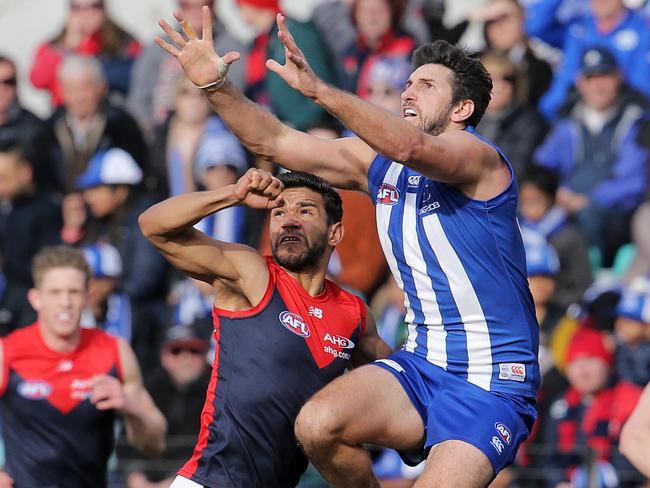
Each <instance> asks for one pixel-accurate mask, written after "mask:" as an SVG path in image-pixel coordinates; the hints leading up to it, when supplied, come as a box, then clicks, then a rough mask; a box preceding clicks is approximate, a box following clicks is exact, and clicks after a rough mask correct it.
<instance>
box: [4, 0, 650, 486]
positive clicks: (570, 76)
mask: <svg viewBox="0 0 650 488" xmlns="http://www.w3.org/2000/svg"><path fill="white" fill-rule="evenodd" d="M109 1H110V0H70V2H69V12H68V15H67V19H66V23H65V26H64V27H63V29H62V30H61V32H60V33H59V34H58V35H57V36H56V37H55V38H53V39H47V40H44V42H43V44H42V45H41V46H40V47H39V48H38V50H37V51H36V52H35V53H34V58H33V64H32V67H31V69H30V71H29V79H21V78H19V77H18V72H17V69H16V64H15V60H12V59H11V58H10V57H7V56H3V55H2V53H1V52H0V256H1V261H0V336H5V335H7V334H9V333H11V332H12V331H14V330H16V329H19V328H21V327H25V326H28V325H30V324H32V323H33V322H34V321H35V320H36V314H35V311H34V310H33V309H32V307H31V306H30V303H29V301H28V299H27V295H28V290H29V289H30V288H32V287H33V286H34V283H33V281H32V274H31V262H32V259H33V257H34V256H35V255H36V254H37V253H38V252H39V251H40V250H42V249H43V248H44V247H45V246H51V245H57V244H69V245H71V246H75V247H78V248H79V249H81V250H83V252H84V254H85V256H86V258H87V261H88V263H89V265H90V268H91V270H92V280H91V282H90V289H89V304H88V308H87V310H86V311H85V312H84V314H83V317H82V324H83V326H84V327H88V328H94V327H98V328H101V329H103V330H105V331H107V332H109V333H110V334H114V335H116V336H119V337H122V338H124V339H125V340H126V341H128V342H129V343H130V344H131V346H132V348H133V350H134V352H135V354H136V357H137V359H138V362H139V365H140V368H141V370H142V372H143V376H144V378H145V386H146V388H147V390H148V391H149V393H150V394H151V396H152V398H153V400H154V402H155V403H156V405H157V406H158V408H159V409H160V410H161V411H162V413H163V414H164V415H165V417H166V419H167V423H168V442H167V446H168V447H167V449H166V451H165V452H164V454H163V457H162V458H161V459H157V460H153V461H152V460H148V459H145V458H141V457H139V455H138V454H137V453H135V452H134V451H132V450H131V449H130V448H129V447H127V446H126V444H125V443H124V442H118V448H117V451H116V454H115V455H114V458H113V460H112V461H111V462H112V465H111V469H110V478H111V486H115V487H118V486H126V487H128V488H139V487H154V486H169V482H170V480H171V478H172V477H173V476H174V473H175V472H176V471H177V470H178V468H179V467H180V466H181V465H182V464H183V463H184V462H185V461H186V460H187V459H188V458H189V456H190V455H191V452H192V448H193V445H194V443H195V441H196V435H197V434H198V430H199V418H200V412H201V408H202V406H203V402H204V398H205V391H206V388H207V384H208V381H209V368H210V357H211V351H212V349H213V348H214V341H213V340H211V332H212V330H213V326H212V322H211V312H212V308H211V307H212V302H211V299H212V296H211V294H212V290H211V289H210V288H209V287H208V288H207V289H206V287H205V286H203V285H202V284H201V283H199V282H198V281H195V280H192V279H190V278H188V277H185V276H184V275H183V274H181V273H180V272H179V271H177V270H175V269H174V268H173V267H172V266H171V265H170V264H169V263H168V262H167V261H166V260H165V259H164V258H163V257H162V255H161V254H160V253H159V252H158V251H157V250H156V249H154V247H153V246H152V245H151V244H150V243H149V242H148V241H147V240H146V239H145V237H144V236H143V235H142V232H141V231H140V228H139V226H138V217H139V216H140V214H141V213H142V212H143V211H145V210H146V209H147V208H149V207H150V206H151V205H153V204H154V203H156V202H158V201H161V200H163V199H165V198H167V197H169V196H174V195H180V194H183V193H187V192H193V191H197V190H216V189H219V188H222V187H224V186H225V185H229V184H232V183H235V182H236V181H237V180H238V178H240V177H241V176H242V175H243V174H244V173H245V172H246V171H247V169H248V168H252V167H257V168H261V169H264V170H267V171H269V172H271V173H273V174H280V173H281V172H283V171H284V169H283V168H281V167H279V166H278V165H275V164H274V163H273V162H270V161H268V160H265V159H262V158H259V157H253V156H252V155H251V154H250V153H249V152H248V151H247V150H246V149H245V148H244V147H243V146H242V145H241V144H240V142H239V141H238V139H237V138H236V137H235V136H234V135H233V134H232V133H231V132H229V130H228V129H227V127H226V126H225V124H224V123H223V122H222V121H221V120H220V118H219V117H218V116H217V115H216V114H215V113H214V112H212V110H211V107H210V104H209V103H208V101H207V99H206V97H205V96H204V94H203V93H202V91H201V89H199V88H197V87H196V85H194V84H193V83H192V82H191V81H189V80H188V79H187V78H186V77H185V76H184V74H183V72H182V70H181V68H180V67H179V65H178V63H177V61H176V60H175V59H174V58H173V57H172V56H169V55H168V54H166V53H165V52H164V51H163V50H162V49H161V48H160V47H159V46H157V45H156V44H154V43H151V44H143V43H140V42H139V41H138V40H137V39H136V38H135V37H134V36H132V35H131V34H129V33H128V32H126V31H125V30H124V29H123V28H121V27H120V26H119V25H117V24H116V23H115V22H114V21H113V20H112V19H111V17H110V16H109V15H108V13H107V10H106V5H105V3H106V2H109ZM214 1H218V0H214ZM445 3H446V2H445V1H444V0H420V1H414V0H411V1H410V2H409V0H322V1H320V2H318V4H317V7H316V8H315V9H314V11H313V13H312V17H311V20H310V21H309V22H302V21H298V20H295V19H292V18H290V17H289V18H288V19H287V24H288V27H289V29H290V30H291V32H292V34H293V36H294V38H295V40H296V42H297V44H298V45H299V46H300V48H301V49H302V51H303V52H304V54H305V56H306V57H307V59H308V60H309V62H310V65H311V67H312V68H313V70H314V71H315V72H316V73H317V74H318V76H320V77H321V78H322V79H323V80H325V81H327V82H328V83H331V84H334V85H336V86H338V87H341V88H343V89H345V90H348V91H350V92H353V93H355V94H357V95H359V96H360V97H361V98H363V99H365V100H367V101H369V102H371V103H373V104H376V105H378V106H380V107H382V108H384V109H385V110H388V111H390V112H392V113H395V114H401V113H402V109H401V100H400V95H401V92H402V90H403V88H404V86H405V83H406V80H407V78H408V77H409V75H410V73H411V65H410V56H411V54H412V52H413V51H414V50H415V49H416V48H417V46H418V45H420V44H422V43H425V42H430V41H432V40H435V39H444V40H447V41H448V42H451V43H453V44H455V43H458V42H459V41H460V40H461V39H462V36H463V34H464V33H465V31H466V29H468V27H469V26H472V25H476V24H478V25H481V26H482V34H483V36H484V46H485V47H484V49H483V50H482V51H480V52H477V53H476V56H477V57H479V59H480V60H481V61H482V63H483V64H484V66H485V67H486V69H487V70H488V72H489V73H490V75H491V77H492V80H493V91H492V99H491V101H490V104H489V106H488V108H487V110H486V113H485V115H484V117H483V119H482V120H481V121H480V123H479V124H478V126H477V127H476V130H477V132H478V133H479V134H480V135H481V136H483V137H485V138H486V139H488V140H490V141H493V142H494V143H495V144H496V145H497V146H498V147H499V148H500V149H501V150H502V151H503V152H504V153H505V155H506V156H507V157H508V158H509V161H510V164H511V165H512V167H513V169H514V173H515V174H516V177H517V182H518V185H519V222H520V224H521V230H522V234H523V237H524V244H525V247H526V256H527V263H528V279H529V283H530V289H531V292H532V295H533V299H534V302H535V311H536V315H537V320H538V322H539V326H540V349H539V361H540V366H541V371H542V386H541V389H540V392H539V395H538V420H537V423H536V424H535V427H534V429H533V432H532V434H531V437H530V438H529V440H528V441H527V442H526V443H525V444H524V446H523V447H522V448H521V449H520V451H519V454H518V456H517V459H516V461H515V463H514V465H513V466H512V467H511V468H509V469H508V470H506V471H504V472H502V473H501V474H500V476H499V477H498V478H497V480H496V481H495V482H494V485H493V486H499V487H508V486H510V487H540V488H541V487H552V488H558V487H569V486H574V487H585V488H586V487H590V488H591V487H603V488H605V487H615V486H621V487H637V486H650V481H648V480H647V479H645V478H644V477H643V475H642V474H641V473H639V472H638V471H637V470H636V469H635V468H634V467H633V466H632V464H630V462H629V461H628V460H627V458H626V456H624V455H623V454H621V450H620V449H619V437H620V433H621V429H622V427H623V425H624V424H625V422H626V421H627V419H628V417H629V416H630V414H631V412H632V410H633V409H634V407H635V406H636V404H637V402H638V400H639V398H640V396H641V393H642V390H643V388H644V387H645V386H646V385H647V384H648V383H649V382H650V186H649V185H648V180H647V175H648V168H647V165H648V161H649V159H648V156H649V155H650V29H649V27H650V3H649V2H642V1H636V2H625V1H623V0H520V1H518V0H486V1H485V2H484V4H483V5H482V6H481V7H480V8H477V9H474V10H473V11H471V13H470V15H469V17H468V18H467V19H465V20H463V21H462V22H460V23H458V24H456V25H449V23H448V22H447V21H446V20H445V15H444V14H445ZM204 5H207V6H209V7H210V8H213V7H214V5H213V0H179V1H178V8H179V9H180V10H181V11H182V12H183V15H184V16H185V18H186V19H188V20H189V22H190V23H191V24H192V25H193V26H194V27H195V29H196V30H197V31H200V30H201V8H202V6H204ZM238 7H239V15H241V17H242V19H243V20H244V21H245V22H246V23H247V24H249V25H250V26H251V27H252V28H253V29H254V30H255V32H256V33H257V36H256V37H255V39H254V40H253V42H252V43H250V44H248V45H246V44H244V43H242V42H241V40H239V39H238V38H237V37H235V36H233V35H232V34H231V33H230V32H229V31H228V30H227V29H226V27H225V26H224V25H223V23H221V22H220V21H219V20H220V19H219V18H216V21H215V27H214V37H215V47H216V50H217V52H218V53H220V54H223V53H226V52H228V51H238V52H240V53H241V59H240V60H239V61H237V62H236V63H234V64H233V65H232V67H231V69H230V71H229V73H228V77H229V79H230V81H231V82H232V83H234V84H235V85H236V86H237V87H238V88H239V89H240V90H242V92H243V93H245V95H246V96H248V97H249V98H250V99H252V100H253V101H255V102H257V103H259V104H261V105H263V106H265V107H267V108H268V110H269V111H271V112H273V113H274V114H275V115H276V116H277V117H278V118H279V119H280V120H282V121H283V122H285V123H286V124H288V125H290V126H291V127H294V128H296V129H299V130H302V131H306V132H308V133H310V134H313V135H316V136H318V137H323V138H336V137H341V136H345V135H346V134H350V132H349V130H348V129H347V128H346V127H343V126H341V125H340V124H339V123H338V121H337V120H336V119H334V118H333V117H331V116H330V115H329V114H327V112H325V111H324V110H323V108H321V107H319V106H318V105H316V104H314V103H312V102H311V101H310V100H309V99H307V98H305V97H304V96H302V95H301V94H300V93H299V92H297V91H295V90H293V89H291V88H290V87H289V86H288V85H287V84H286V83H285V82H284V81H283V80H282V79H281V78H280V77H279V76H277V75H276V74H274V73H272V72H270V71H269V70H268V69H267V68H266V66H265V62H266V60H267V59H276V60H278V61H283V58H284V48H283V47H282V44H281V42H280V40H279V39H278V37H277V35H276V34H277V26H276V23H275V21H276V16H275V15H276V13H277V12H279V11H280V10H281V4H280V3H278V1H277V0H238ZM161 34H162V33H161ZM0 51H1V48H0ZM21 83H31V84H33V86H34V87H36V88H39V89H42V90H46V91H47V92H48V93H49V94H50V96H51V106H52V115H51V116H50V117H49V118H47V119H46V120H41V119H40V118H38V117H36V116H35V115H34V114H32V113H31V112H30V111H28V110H27V109H26V108H24V107H23V106H22V105H21V101H20V99H19V97H18V90H17V87H18V84H21ZM340 195H341V198H342V200H343V205H344V210H345V211H344V219H343V222H344V225H345V229H346V232H345V238H344V240H343V242H342V243H341V244H340V245H339V246H338V247H337V248H336V251H335V254H334V255H333V257H332V259H331V262H330V266H329V269H328V271H329V277H330V279H332V280H333V281H335V282H337V283H338V284H340V285H341V286H343V287H344V288H345V289H347V290H349V291H351V292H353V293H355V294H357V295H359V296H360V297H362V298H363V299H364V300H365V301H366V303H368V304H369V306H370V307H371V309H372V310H373V312H374V315H375V317H376V319H377V324H378V330H379V333H380V335H381V336H382V338H383V339H384V340H385V341H386V342H387V343H388V344H389V345H390V346H391V347H393V348H395V349H399V347H400V346H401V344H402V343H403V342H404V340H405V339H406V334H407V328H406V323H405V313H406V309H405V306H404V298H403V294H402V292H401V291H400V289H399V288H398V286H397V284H396V283H395V281H394V280H393V279H392V278H391V277H390V273H389V271H388V266H387V264H386V260H385V258H384V255H383V253H382V250H381V247H380V241H379V236H378V235H377V230H376V225H375V216H374V208H373V202H372V201H371V200H370V199H369V198H368V197H367V196H366V195H363V194H361V193H356V192H352V191H343V190H342V191H341V192H340ZM373 198H374V197H373ZM268 226H269V223H268V216H267V214H266V212H265V211H262V210H253V209H250V208H247V207H243V206H238V207H233V208H230V209H227V210H225V211H222V212H219V213H217V214H215V215H212V216H210V217H207V218H205V219H204V220H202V221H201V222H199V223H198V224H197V225H196V227H197V228H199V229H200V230H201V231H203V232H204V233H206V234H207V235H208V236H212V237H215V238H217V239H219V240H221V241H228V242H237V243H244V244H247V245H249V246H251V247H253V248H256V249H259V250H260V251H262V252H263V253H265V254H270V243H269V240H268ZM485 279H487V280H489V279H490V277H489V276H486V277H485ZM0 374H2V373H1V372H0ZM278 381H281V379H278ZM1 422H2V419H0V423H1ZM123 436H124V435H123V434H121V437H123ZM373 459H374V462H375V464H374V466H375V472H376V474H377V476H378V477H379V478H380V479H381V480H382V486H385V487H394V488H398V487H408V486H411V484H412V483H413V481H414V480H415V479H417V476H418V473H419V468H417V467H415V468H412V467H407V466H406V465H405V464H403V463H402V462H401V461H400V459H399V456H397V454H396V453H395V452H394V451H388V450H377V451H376V452H374V453H373ZM165 483H167V484H165ZM322 483H323V482H322V481H320V480H319V478H318V476H317V475H316V474H315V471H314V472H312V471H309V472H308V474H307V475H306V476H305V478H304V481H303V482H302V484H301V485H300V486H305V487H320V486H327V485H324V484H322Z"/></svg>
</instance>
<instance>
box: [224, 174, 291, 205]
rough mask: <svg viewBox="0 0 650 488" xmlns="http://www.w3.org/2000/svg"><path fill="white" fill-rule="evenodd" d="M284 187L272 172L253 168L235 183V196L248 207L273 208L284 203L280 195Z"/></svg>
mask: <svg viewBox="0 0 650 488" xmlns="http://www.w3.org/2000/svg"><path fill="white" fill-rule="evenodd" d="M283 188H284V186H283V185H282V182H281V181H280V180H278V179H277V178H275V177H274V176H273V175H271V173H268V172H266V171H262V170H261V169H255V168H252V169H249V170H248V171H247V172H246V174H245V175H244V176H242V177H241V178H239V181H237V183H236V184H235V196H236V197H237V198H239V200H240V201H241V203H243V204H244V205H246V206H248V207H251V208H261V209H271V208H275V207H278V206H280V205H282V198H281V197H279V196H278V195H280V192H281V191H282V189H283Z"/></svg>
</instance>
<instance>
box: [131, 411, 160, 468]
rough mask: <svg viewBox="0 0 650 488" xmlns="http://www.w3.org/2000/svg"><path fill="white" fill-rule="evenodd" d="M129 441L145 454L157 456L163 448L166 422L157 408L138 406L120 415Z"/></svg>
mask: <svg viewBox="0 0 650 488" xmlns="http://www.w3.org/2000/svg"><path fill="white" fill-rule="evenodd" d="M122 419H123V421H124V428H125V430H126V437H127V439H128V440H129V443H130V444H131V445H133V447H135V448H136V449H137V450H138V451H140V452H141V453H142V454H144V455H145V456H149V457H158V456H160V455H161V454H162V453H163V451H164V450H165V434H166V432H167V422H166V420H165V417H163V415H162V413H160V411H159V410H158V409H157V408H152V409H146V410H145V409H144V408H141V407H140V408H139V409H138V410H136V411H135V412H130V413H125V414H123V415H122Z"/></svg>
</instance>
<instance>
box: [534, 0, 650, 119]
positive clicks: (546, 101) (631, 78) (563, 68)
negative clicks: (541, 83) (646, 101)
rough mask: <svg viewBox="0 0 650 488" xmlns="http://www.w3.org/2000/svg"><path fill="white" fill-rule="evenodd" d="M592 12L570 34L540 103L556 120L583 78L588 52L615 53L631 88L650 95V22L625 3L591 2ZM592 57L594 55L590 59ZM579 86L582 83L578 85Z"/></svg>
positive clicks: (614, 1) (570, 30) (605, 0)
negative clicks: (576, 84) (628, 7)
mask: <svg viewBox="0 0 650 488" xmlns="http://www.w3.org/2000/svg"><path fill="white" fill-rule="evenodd" d="M590 5H591V12H590V13H589V14H587V15H585V16H583V17H582V18H580V19H579V20H578V21H576V22H575V24H574V25H573V26H572V27H571V29H569V30H568V32H567V39H566V42H565V43H564V47H563V51H564V58H563V61H562V64H561V65H560V66H559V68H558V70H557V71H556V73H555V77H554V79H553V82H552V84H551V88H550V90H549V91H548V92H547V93H546V95H544V97H543V98H542V100H541V102H540V109H541V110H542V113H543V114H544V115H545V116H546V117H548V118H554V117H555V116H556V115H557V110H558V109H559V108H560V107H561V106H562V104H563V103H564V102H565V100H566V98H567V94H568V91H569V89H570V88H571V87H572V85H573V83H574V82H576V78H580V77H581V73H580V71H581V68H583V67H584V64H585V63H584V62H585V58H584V55H585V52H587V51H590V48H591V47H594V46H599V47H602V48H604V49H607V50H608V51H609V52H610V53H612V54H613V55H614V57H615V59H616V61H617V64H618V66H619V68H620V71H621V73H622V75H623V76H624V78H625V80H626V81H627V82H628V83H629V84H630V86H632V87H634V88H636V89H638V90H640V91H641V92H643V93H645V94H646V95H648V94H650V31H649V30H648V24H647V20H646V19H645V18H644V17H643V16H642V15H641V14H640V13H638V12H635V11H632V10H629V9H627V8H625V6H624V4H623V0H591V2H590ZM591 56H593V55H591ZM577 82H578V83H579V84H580V83H582V81H580V80H578V81H577Z"/></svg>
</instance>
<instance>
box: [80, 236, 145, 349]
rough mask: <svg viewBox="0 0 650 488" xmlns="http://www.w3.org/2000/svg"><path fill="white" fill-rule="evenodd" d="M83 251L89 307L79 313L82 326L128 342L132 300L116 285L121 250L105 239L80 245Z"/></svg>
mask: <svg viewBox="0 0 650 488" xmlns="http://www.w3.org/2000/svg"><path fill="white" fill-rule="evenodd" d="M82 251H83V253H84V257H85V258H86V261H87V262H88V266H90V271H91V278H90V282H89V283H88V308H87V309H86V310H84V311H83V315H82V317H81V325H82V327H89V328H93V327H97V328H100V329H102V330H103V331H104V332H107V333H108V334H111V335H113V336H116V337H121V338H123V339H124V340H125V341H127V342H131V335H132V323H133V316H132V313H131V301H130V300H129V297H128V296H127V295H126V293H124V292H122V291H120V289H119V286H120V281H121V278H122V258H120V253H119V252H118V251H117V249H115V247H113V246H111V245H110V244H105V243H99V244H89V245H86V246H83V248H82Z"/></svg>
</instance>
